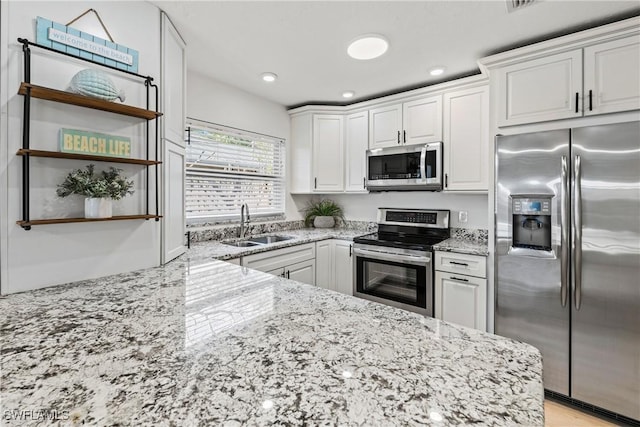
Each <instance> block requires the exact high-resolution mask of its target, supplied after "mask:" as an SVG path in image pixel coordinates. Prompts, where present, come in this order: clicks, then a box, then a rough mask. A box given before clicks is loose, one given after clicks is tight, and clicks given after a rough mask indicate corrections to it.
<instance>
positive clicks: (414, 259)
mask: <svg viewBox="0 0 640 427" xmlns="http://www.w3.org/2000/svg"><path fill="white" fill-rule="evenodd" d="M353 253H354V255H355V256H358V255H361V256H363V257H367V258H371V259H379V260H382V261H392V262H398V263H404V264H412V265H424V264H429V263H430V262H431V257H426V256H415V255H401V254H390V253H383V252H377V251H370V250H367V249H360V248H354V249H353Z"/></svg>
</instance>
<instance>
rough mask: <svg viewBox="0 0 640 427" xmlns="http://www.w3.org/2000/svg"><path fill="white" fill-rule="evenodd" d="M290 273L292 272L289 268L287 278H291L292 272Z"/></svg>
mask: <svg viewBox="0 0 640 427" xmlns="http://www.w3.org/2000/svg"><path fill="white" fill-rule="evenodd" d="M290 273H291V271H289V270H287V279H290V278H291V274H290Z"/></svg>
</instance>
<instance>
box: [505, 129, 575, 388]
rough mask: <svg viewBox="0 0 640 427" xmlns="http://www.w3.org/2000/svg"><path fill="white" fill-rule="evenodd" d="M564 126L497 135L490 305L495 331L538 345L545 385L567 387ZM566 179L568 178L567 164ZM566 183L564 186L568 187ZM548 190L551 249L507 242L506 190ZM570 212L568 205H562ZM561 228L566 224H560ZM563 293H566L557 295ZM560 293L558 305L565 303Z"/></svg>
mask: <svg viewBox="0 0 640 427" xmlns="http://www.w3.org/2000/svg"><path fill="white" fill-rule="evenodd" d="M569 136H570V133H569V130H568V129H567V130H561V131H551V132H540V133H532V134H523V135H515V136H505V137H498V138H497V141H496V198H495V200H496V206H495V209H496V247H495V258H496V265H495V270H496V273H495V274H496V310H495V330H496V333H497V334H499V335H503V336H506V337H510V338H514V339H516V340H519V341H524V342H527V343H529V344H532V345H533V346H535V347H537V348H538V349H539V350H540V351H541V352H542V360H543V365H544V370H543V371H544V387H545V388H547V389H549V390H552V391H555V392H558V393H562V394H565V395H568V394H569V314H570V311H569V302H568V299H567V298H568V293H567V292H566V291H565V292H564V295H563V287H562V284H563V282H562V280H561V273H562V272H564V273H565V282H564V284H565V285H566V287H565V290H566V289H567V288H568V285H569V283H568V272H569V270H568V244H569V242H568V234H565V237H566V238H567V239H566V241H565V246H564V249H565V253H564V255H565V256H564V260H565V268H562V263H561V261H562V258H563V256H562V255H563V253H562V249H563V247H562V236H563V235H562V233H561V232H562V227H561V225H562V217H561V213H562V199H563V196H564V199H565V200H566V202H567V203H566V205H565V207H566V209H568V202H569V196H568V194H566V191H565V192H564V194H563V191H562V188H563V185H562V183H563V179H562V175H561V174H562V170H563V160H564V165H565V168H567V166H568V163H567V162H568V156H569ZM565 171H566V173H567V175H565V177H566V186H568V184H569V176H568V170H566V169H565ZM566 186H565V190H566ZM527 194H528V195H546V196H550V201H551V214H552V216H551V249H552V250H551V251H539V250H533V249H526V248H513V247H512V230H513V213H512V203H511V197H512V196H515V195H527ZM565 213H566V214H567V215H566V217H567V219H568V212H565ZM564 230H565V233H567V232H568V227H565V229H564ZM563 296H564V297H565V298H563ZM563 299H564V303H565V304H564V306H563Z"/></svg>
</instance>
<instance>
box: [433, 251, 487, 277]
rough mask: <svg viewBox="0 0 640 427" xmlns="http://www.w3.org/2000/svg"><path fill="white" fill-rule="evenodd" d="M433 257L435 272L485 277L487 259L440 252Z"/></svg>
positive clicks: (478, 256)
mask: <svg viewBox="0 0 640 427" xmlns="http://www.w3.org/2000/svg"><path fill="white" fill-rule="evenodd" d="M435 255H436V256H435V265H434V269H435V270H438V271H446V272H449V273H460V274H465V275H468V276H475V277H487V259H486V258H485V257H483V256H480V255H467V254H459V253H455V252H442V251H436V253H435Z"/></svg>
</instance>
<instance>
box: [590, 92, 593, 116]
mask: <svg viewBox="0 0 640 427" xmlns="http://www.w3.org/2000/svg"><path fill="white" fill-rule="evenodd" d="M592 96H593V91H592V90H591V89H589V111H592V110H593V99H592Z"/></svg>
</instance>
